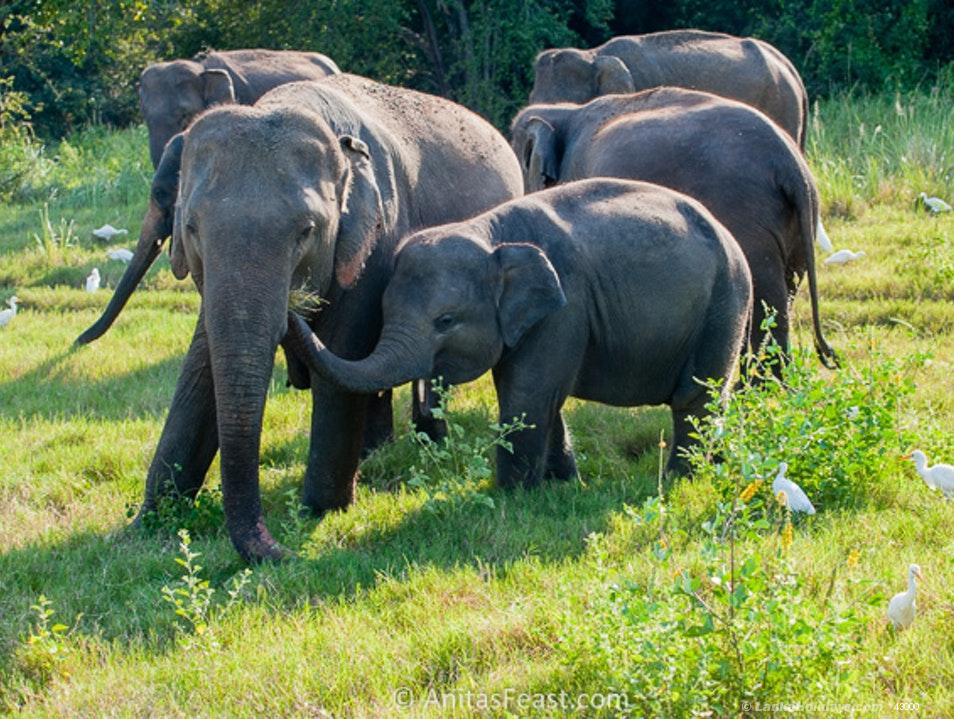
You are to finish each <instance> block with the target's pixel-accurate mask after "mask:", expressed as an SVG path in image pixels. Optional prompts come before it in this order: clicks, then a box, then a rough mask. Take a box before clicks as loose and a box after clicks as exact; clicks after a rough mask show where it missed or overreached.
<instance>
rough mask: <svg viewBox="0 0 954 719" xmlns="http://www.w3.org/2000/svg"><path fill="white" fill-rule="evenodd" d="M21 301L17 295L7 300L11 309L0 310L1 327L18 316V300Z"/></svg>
mask: <svg viewBox="0 0 954 719" xmlns="http://www.w3.org/2000/svg"><path fill="white" fill-rule="evenodd" d="M19 301H20V300H18V299H17V297H16V295H14V296H13V297H11V298H10V299H8V300H7V304H8V305H9V306H10V309H8V310H3V312H0V327H6V326H7V325H8V324H10V320H12V319H13V318H14V317H16V316H17V302H19Z"/></svg>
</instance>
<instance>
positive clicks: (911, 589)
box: [888, 564, 923, 629]
mask: <svg viewBox="0 0 954 719" xmlns="http://www.w3.org/2000/svg"><path fill="white" fill-rule="evenodd" d="M915 577H917V578H918V579H923V578H922V577H921V567H919V566H918V565H917V564H912V565H911V566H910V567H908V591H906V592H898V593H897V594H895V595H894V596H893V597H891V601H890V602H888V619H890V620H891V623H892V624H894V628H895V629H907V628H908V627H910V626H911V622H913V621H914V615H915V613H916V612H917V606H916V605H915V603H914V594H915V592H916V591H917V588H916V585H915V582H914V578H915Z"/></svg>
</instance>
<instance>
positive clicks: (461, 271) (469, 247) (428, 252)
mask: <svg viewBox="0 0 954 719" xmlns="http://www.w3.org/2000/svg"><path fill="white" fill-rule="evenodd" d="M488 254H489V250H488V249H487V248H486V247H484V246H483V245H482V243H480V242H479V241H477V240H475V239H473V238H469V237H464V236H460V235H450V236H429V237H421V238H417V239H416V240H415V241H414V242H411V243H410V244H407V245H405V246H404V247H403V248H402V250H401V252H400V253H399V255H398V258H397V267H396V269H397V272H396V274H397V275H398V276H400V277H401V278H402V279H403V280H404V281H406V282H409V283H412V284H420V285H427V284H433V283H434V282H435V281H440V282H445V281H447V280H448V278H451V277H455V276H457V277H459V278H460V277H465V276H468V275H473V274H474V270H475V268H476V267H479V266H481V265H482V264H483V263H485V262H486V260H487V256H488Z"/></svg>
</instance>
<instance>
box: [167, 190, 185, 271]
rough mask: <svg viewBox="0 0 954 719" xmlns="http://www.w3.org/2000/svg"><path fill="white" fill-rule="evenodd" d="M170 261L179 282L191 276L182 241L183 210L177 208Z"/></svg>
mask: <svg viewBox="0 0 954 719" xmlns="http://www.w3.org/2000/svg"><path fill="white" fill-rule="evenodd" d="M169 259H170V261H171V263H172V274H173V275H175V278H176V279H177V280H184V279H185V278H186V277H188V276H189V262H188V260H187V259H186V250H185V243H183V241H182V208H180V207H178V206H177V207H176V214H175V219H174V220H173V221H172V243H171V244H170V245H169Z"/></svg>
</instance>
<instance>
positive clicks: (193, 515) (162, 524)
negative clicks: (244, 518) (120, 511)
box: [126, 487, 225, 534]
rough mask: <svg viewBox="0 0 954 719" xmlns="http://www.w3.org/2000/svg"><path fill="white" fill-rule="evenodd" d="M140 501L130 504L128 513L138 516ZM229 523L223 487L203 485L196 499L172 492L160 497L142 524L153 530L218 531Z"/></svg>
mask: <svg viewBox="0 0 954 719" xmlns="http://www.w3.org/2000/svg"><path fill="white" fill-rule="evenodd" d="M138 510H139V505H138V504H130V505H128V506H127V507H126V515H127V516H128V517H134V516H135V515H136V512H137V511H138ZM224 524H225V510H224V508H223V507H222V490H221V489H219V488H218V487H211V488H208V489H206V488H203V489H201V490H200V491H199V493H198V494H197V495H196V497H195V499H190V498H189V497H186V496H183V495H181V494H176V493H171V494H165V495H162V496H161V497H159V499H158V501H157V502H156V508H155V509H154V510H153V511H151V512H147V513H146V514H144V515H143V517H142V526H143V528H144V529H146V530H147V531H150V532H170V533H171V532H174V531H176V530H177V529H179V528H180V527H185V528H187V529H189V530H190V531H191V532H192V533H193V534H200V533H201V534H215V533H218V532H221V531H222V527H223V526H224Z"/></svg>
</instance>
